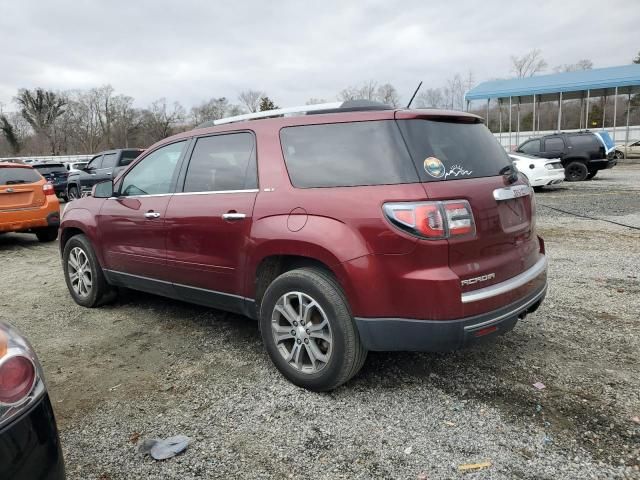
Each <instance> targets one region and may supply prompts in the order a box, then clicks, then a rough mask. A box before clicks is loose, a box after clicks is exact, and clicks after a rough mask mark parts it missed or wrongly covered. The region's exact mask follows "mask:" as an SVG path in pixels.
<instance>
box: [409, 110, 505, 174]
mask: <svg viewBox="0 0 640 480" xmlns="http://www.w3.org/2000/svg"><path fill="white" fill-rule="evenodd" d="M398 124H399V125H400V130H401V131H402V135H403V136H404V138H405V140H406V142H407V146H408V147H409V152H410V153H411V157H412V158H413V161H414V162H415V166H416V169H417V170H418V173H419V174H420V178H421V179H422V180H423V181H427V182H431V181H439V180H460V179H464V178H480V177H491V176H495V175H499V172H500V170H502V169H503V168H504V167H507V166H509V165H511V161H510V160H509V156H508V155H507V152H506V151H505V150H504V148H502V146H501V145H500V144H499V143H498V141H497V140H496V138H495V137H494V136H493V135H492V134H491V132H489V130H488V129H487V127H485V126H484V124H482V123H455V122H449V121H436V120H419V119H416V120H400V121H398Z"/></svg>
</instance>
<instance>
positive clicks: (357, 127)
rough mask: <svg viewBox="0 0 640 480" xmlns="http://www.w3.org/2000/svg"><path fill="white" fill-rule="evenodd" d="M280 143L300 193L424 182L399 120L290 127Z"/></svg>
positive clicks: (285, 130)
mask: <svg viewBox="0 0 640 480" xmlns="http://www.w3.org/2000/svg"><path fill="white" fill-rule="evenodd" d="M280 140H281V143H282V151H283V154H284V159H285V163H286V165H287V170H288V172H289V177H290V179H291V183H292V184H293V186H294V187H298V188H313V187H351V186H357V185H389V184H398V183H415V182H418V176H417V174H416V170H415V168H414V166H413V164H412V162H411V158H410V157H409V155H408V152H407V149H406V147H405V145H404V143H403V141H402V136H401V135H400V131H399V129H398V126H397V124H396V122H395V121H393V120H381V121H367V122H350V123H333V124H320V125H303V126H296V127H286V128H283V129H282V130H281V132H280Z"/></svg>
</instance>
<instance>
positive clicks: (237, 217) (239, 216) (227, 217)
mask: <svg viewBox="0 0 640 480" xmlns="http://www.w3.org/2000/svg"><path fill="white" fill-rule="evenodd" d="M222 218H224V219H225V220H242V219H243V218H247V216H246V215H245V214H244V213H236V212H233V213H231V212H230V213H224V214H222Z"/></svg>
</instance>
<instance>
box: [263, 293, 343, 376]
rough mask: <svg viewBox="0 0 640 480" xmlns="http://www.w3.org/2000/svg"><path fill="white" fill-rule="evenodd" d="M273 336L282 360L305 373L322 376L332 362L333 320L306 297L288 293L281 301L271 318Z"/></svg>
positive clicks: (315, 302)
mask: <svg viewBox="0 0 640 480" xmlns="http://www.w3.org/2000/svg"><path fill="white" fill-rule="evenodd" d="M271 333H272V335H273V341H274V342H275V344H276V348H277V349H278V352H279V353H280V355H281V356H282V358H284V359H285V361H286V362H287V363H288V364H289V365H290V366H291V367H293V368H294V369H296V370H298V371H299V372H301V373H306V374H314V373H318V372H319V371H321V370H322V369H323V368H324V367H325V366H326V365H327V364H328V362H329V359H330V358H331V353H332V350H333V348H332V347H333V336H332V333H331V325H330V324H329V318H328V317H327V315H326V313H325V312H324V310H323V309H322V307H321V306H320V304H319V303H318V302H317V301H316V300H314V299H313V298H312V297H310V296H309V295H307V294H306V293H302V292H288V293H285V294H284V295H282V296H281V297H280V298H279V299H278V301H277V302H276V305H275V307H274V308H273V312H272V314H271Z"/></svg>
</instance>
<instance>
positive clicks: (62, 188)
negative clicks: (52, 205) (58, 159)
mask: <svg viewBox="0 0 640 480" xmlns="http://www.w3.org/2000/svg"><path fill="white" fill-rule="evenodd" d="M32 166H33V168H35V169H36V170H38V172H39V173H40V175H42V176H43V177H44V178H45V180H47V181H48V182H49V183H50V184H51V185H53V190H54V192H55V193H56V196H58V198H62V199H63V200H64V201H65V202H66V201H67V200H68V199H69V198H68V197H67V178H68V175H69V172H68V171H67V167H65V166H64V164H63V163H53V162H47V163H34V164H33V165H32Z"/></svg>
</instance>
